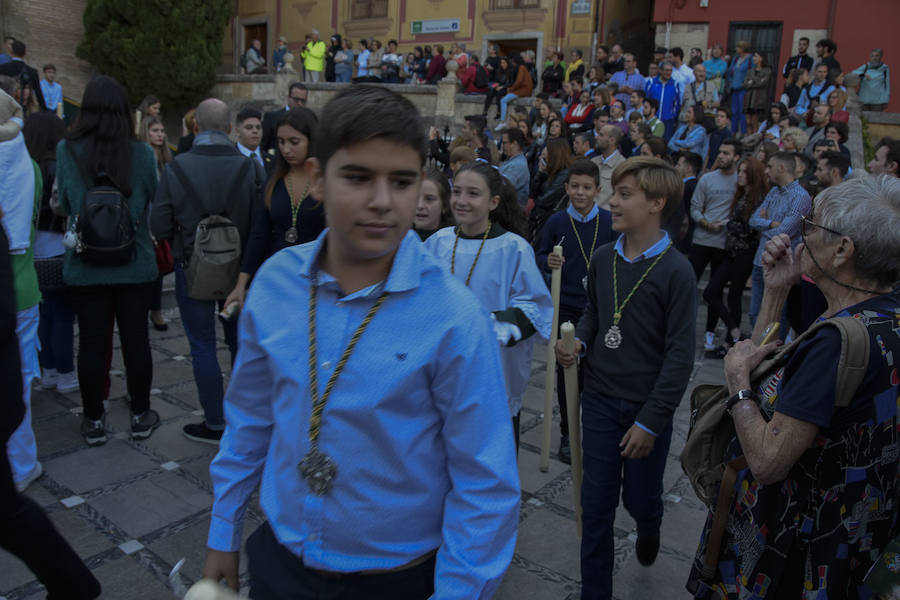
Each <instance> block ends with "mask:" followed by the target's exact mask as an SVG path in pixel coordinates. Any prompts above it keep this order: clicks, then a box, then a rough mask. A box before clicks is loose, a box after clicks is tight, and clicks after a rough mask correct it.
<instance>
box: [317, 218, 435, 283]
mask: <svg viewBox="0 0 900 600" xmlns="http://www.w3.org/2000/svg"><path fill="white" fill-rule="evenodd" d="M327 236H328V229H327V228H326V229H325V230H323V231H322V233H320V234H319V237H317V238H316V240H315V241H314V242H312V244H313V251H312V253H310V254H309V255H308V256H309V259H308V260H309V262H308V263H306V264H304V265H303V266H302V267H301V269H302V270H301V273H300V274H301V275H303V276H304V277H306V278H307V279H312V278H313V275H315V272H316V271H317V270H320V269H319V266H318V265H319V254H321V252H322V248H323V247H324V246H325V240H326V238H327ZM425 253H427V251H426V250H425V247H424V246H423V245H422V242H421V241H420V240H419V236H418V234H417V233H416V232H415V231H413V230H412V229H410V230H409V231H407V232H406V236H404V238H403V240H402V241H401V242H400V247H399V248H397V253H396V254H395V255H394V262H393V264H392V265H391V271H390V273H388V276H387V281H383V282H381V283H379V284H376V285H374V286H370V287H368V288H365V290H361V291H359V292H357V293H355V294H352V296H353V297H356V296H367V295H371V294H373V293H375V292H376V291H381V290H382V289H383V290H384V291H385V292H388V293H397V292H405V291H409V290H412V289H415V288H417V287H418V286H419V279H420V278H421V275H422V273H423V272H425V270H426V269H428V268H430V267H431V266H434V267H435V268H439V267H438V266H437V265H436V264H435V265H432V264H431V263H432V262H433V261H427V260H424V257H423V254H425ZM427 256H430V255H427ZM329 281H335V280H334V277H331V276H330V275H328V274H327V273H324V272H322V273H321V274H320V275H319V283H320V285H321V284H322V283H326V282H329Z"/></svg>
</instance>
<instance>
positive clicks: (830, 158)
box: [819, 150, 850, 178]
mask: <svg viewBox="0 0 900 600" xmlns="http://www.w3.org/2000/svg"><path fill="white" fill-rule="evenodd" d="M819 160H824V161H825V166H826V167H828V168H829V169H837V170H838V173H840V175H841V177H842V178H843V177H846V176H847V171H849V170H850V158H849V157H848V156H847V155H846V154H844V153H843V152H835V151H834V150H829V151H828V152H825V153H823V154H822V156H820V157H819Z"/></svg>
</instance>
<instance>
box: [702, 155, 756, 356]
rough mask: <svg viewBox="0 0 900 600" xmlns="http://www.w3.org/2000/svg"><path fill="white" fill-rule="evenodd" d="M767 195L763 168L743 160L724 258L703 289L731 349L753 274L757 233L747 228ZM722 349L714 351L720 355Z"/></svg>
mask: <svg viewBox="0 0 900 600" xmlns="http://www.w3.org/2000/svg"><path fill="white" fill-rule="evenodd" d="M768 192H769V184H768V178H767V176H766V167H765V165H764V164H763V163H762V162H760V161H759V160H757V159H756V158H745V159H744V160H742V161H741V164H740V165H738V184H737V190H736V191H735V194H734V198H733V199H732V201H731V212H730V214H729V218H728V222H727V223H726V224H725V231H726V234H725V259H724V260H723V261H722V264H721V265H719V268H718V269H716V270H715V272H714V273H713V274H712V276H711V277H710V279H709V283H708V284H707V286H706V289H705V290H703V299H704V300H706V302H707V303H708V304H709V309H710V310H714V311H715V312H716V314H718V315H719V317H721V319H722V320H723V321H724V322H725V326H726V327H727V328H728V336H727V337H726V340H727V339H728V338H730V342H729V341H726V346H727V347H731V345H732V344H734V343H737V342H738V341H740V340H741V339H743V336H742V334H741V312H742V311H741V308H742V304H741V303H742V302H743V298H744V284H746V283H747V278H748V277H750V273H752V271H753V255H754V254H755V253H756V247H757V246H758V245H759V232H758V231H756V230H754V229H752V228H751V227H750V224H749V221H750V217H751V216H752V215H753V212H754V211H755V210H756V209H757V208H758V207H759V205H760V204H762V201H763V200H764V199H765V197H766V194H767V193H768ZM726 285H728V286H729V287H728V304H727V305H726V304H725V302H724V301H723V300H722V293H723V291H724V289H725V286H726ZM723 350H725V349H724V348H720V349H719V350H718V352H719V353H720V354H722V356H724V352H723Z"/></svg>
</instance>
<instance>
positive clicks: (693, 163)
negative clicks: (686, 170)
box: [681, 152, 703, 175]
mask: <svg viewBox="0 0 900 600" xmlns="http://www.w3.org/2000/svg"><path fill="white" fill-rule="evenodd" d="M681 158H683V159H684V162H685V164H687V165H688V166H690V167H691V170H692V171H693V172H694V175H697V174H699V173H700V171H702V170H703V158H701V156H700V155H699V154H697V153H696V152H684V153H683V154H682V155H681Z"/></svg>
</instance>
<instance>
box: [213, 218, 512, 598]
mask: <svg viewBox="0 0 900 600" xmlns="http://www.w3.org/2000/svg"><path fill="white" fill-rule="evenodd" d="M327 233H328V230H325V231H324V232H323V233H322V234H321V235H320V236H319V238H318V239H317V240H316V241H314V242H310V243H308V244H304V245H301V246H296V247H293V248H286V249H284V250H282V251H281V252H278V253H277V254H276V255H274V256H273V257H272V258H270V259H269V260H268V261H267V262H266V263H265V264H264V265H263V266H262V268H261V269H260V270H259V272H258V273H257V275H256V277H255V278H254V280H253V285H252V287H251V288H250V292H249V294H248V297H247V302H246V305H245V307H244V310H243V312H242V313H241V316H240V322H239V339H240V341H239V344H238V348H239V350H238V354H237V360H236V362H235V366H234V373H233V375H232V377H231V381H230V383H229V386H228V392H227V394H226V396H225V418H226V421H227V427H226V429H225V434H224V435H223V437H222V442H221V445H220V449H219V453H218V455H217V456H216V458H215V460H214V461H213V463H212V465H211V466H210V473H211V475H212V480H213V485H214V487H215V501H214V504H213V510H212V521H211V523H210V531H209V540H208V544H209V547H210V548H213V549H216V550H224V551H235V550H238V549H239V548H240V543H241V528H242V521H243V517H244V513H245V508H246V506H247V502H248V500H249V498H250V495H251V494H252V493H253V491H254V490H255V489H256V486H257V484H259V483H260V479H261V486H260V504H261V506H262V509H263V511H264V512H265V514H266V516H267V517H268V519H269V523H270V525H271V527H272V529H273V530H274V532H275V535H276V537H277V538H278V540H279V542H281V544H282V545H284V546H285V547H286V548H287V549H288V550H290V551H291V552H292V553H294V554H295V555H296V556H298V557H299V558H301V559H302V561H303V563H304V564H305V565H307V566H309V567H311V568H313V569H323V570H329V571H339V572H354V571H361V570H369V569H390V568H394V567H398V566H401V565H404V564H406V563H408V562H410V561H411V560H413V559H415V558H417V557H420V556H422V555H424V554H426V553H428V552H429V551H431V550H434V549H437V550H438V553H437V562H436V570H435V598H490V597H491V596H492V595H493V594H494V592H495V591H496V590H497V587H498V586H499V584H500V581H501V579H502V577H503V574H504V573H505V571H506V569H507V567H508V566H509V563H510V560H511V558H512V554H513V550H514V547H515V540H516V528H517V525H518V515H519V502H520V499H521V492H520V490H519V480H518V470H517V466H516V456H515V450H514V443H513V436H512V427H511V426H510V419H509V409H508V408H507V403H506V392H505V389H504V384H503V372H502V369H501V365H500V356H499V348H498V344H497V341H496V339H495V337H494V333H493V329H492V327H491V325H490V322H489V319H488V316H487V314H486V313H485V311H484V309H483V308H482V307H481V305H480V304H479V302H478V300H477V299H476V298H475V296H474V295H473V294H472V293H471V292H470V291H469V290H468V289H466V287H465V286H464V285H463V283H461V282H459V281H457V280H456V278H454V277H453V276H452V275H451V274H450V273H449V271H447V270H446V269H444V268H442V267H441V266H440V265H438V263H437V262H436V260H435V259H434V258H433V257H432V256H431V254H430V253H428V251H427V250H425V248H424V246H423V245H422V243H421V242H420V241H419V238H418V236H417V235H416V234H415V233H414V232H409V233H408V234H407V235H406V237H405V238H404V240H403V242H402V244H401V246H400V248H399V249H398V251H397V254H396V256H395V258H394V262H393V266H392V267H391V271H390V274H389V275H388V277H387V279H386V280H385V281H384V282H382V283H380V284H377V285H374V286H371V287H369V288H366V289H363V290H360V291H358V292H355V293H352V294H345V293H344V292H343V291H341V289H340V287H339V285H338V283H337V281H336V280H335V279H334V278H333V277H331V276H330V275H329V274H327V273H325V272H322V271H319V274H318V279H319V284H318V285H319V289H318V299H317V313H318V316H317V331H318V340H317V342H318V344H317V345H318V357H317V358H318V365H317V367H318V370H319V372H318V380H319V386H320V392H319V393H320V394H321V393H322V391H323V390H324V387H325V384H326V382H327V380H328V378H329V376H330V375H331V373H332V371H333V370H334V368H335V366H336V364H337V362H338V360H339V359H340V355H341V353H342V352H343V350H344V348H345V347H346V346H347V344H348V342H349V340H350V337H351V336H352V335H353V333H354V331H355V330H356V328H357V327H358V326H359V324H360V323H361V322H362V320H363V317H364V315H365V314H366V312H368V310H369V308H370V307H371V306H372V305H373V304H374V302H375V300H376V298H378V297H379V296H380V295H381V293H382V292H383V291H387V298H386V300H385V302H384V304H383V305H382V307H381V309H380V310H379V311H378V313H377V314H376V315H375V318H374V319H373V320H372V322H371V324H370V325H369V327H368V329H367V330H366V331H365V333H364V334H363V336H362V338H361V339H360V340H359V343H358V345H357V347H356V349H355V350H354V352H353V354H352V356H351V357H350V360H349V361H348V362H347V365H346V368H345V369H344V372H343V373H342V374H341V375H340V377H339V378H338V380H337V384H336V385H335V387H334V389H333V392H332V394H331V397H330V398H329V399H328V403H327V405H326V407H325V411H324V415H323V420H322V427H321V433H320V438H319V448H320V450H321V451H322V452H323V453H325V454H326V455H328V456H329V457H331V458H332V459H333V460H334V462H335V463H336V465H337V477H336V478H335V479H334V481H333V482H332V488H331V490H330V491H329V492H328V493H326V494H325V495H323V496H317V495H315V494H313V493H311V492H310V491H309V489H308V487H307V484H306V481H305V480H304V479H303V478H302V477H301V475H300V473H299V470H298V467H297V465H298V464H299V463H300V461H301V459H302V458H303V456H304V454H306V452H307V451H308V450H309V440H308V437H307V433H308V428H309V419H310V409H311V400H310V394H309V381H308V380H309V377H308V370H307V369H308V367H307V359H308V343H307V340H308V329H307V307H308V298H309V286H310V285H311V284H312V282H313V279H314V277H315V270H316V268H317V264H318V262H319V254H320V251H321V250H322V247H323V243H324V242H325V238H326V236H327Z"/></svg>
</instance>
